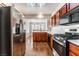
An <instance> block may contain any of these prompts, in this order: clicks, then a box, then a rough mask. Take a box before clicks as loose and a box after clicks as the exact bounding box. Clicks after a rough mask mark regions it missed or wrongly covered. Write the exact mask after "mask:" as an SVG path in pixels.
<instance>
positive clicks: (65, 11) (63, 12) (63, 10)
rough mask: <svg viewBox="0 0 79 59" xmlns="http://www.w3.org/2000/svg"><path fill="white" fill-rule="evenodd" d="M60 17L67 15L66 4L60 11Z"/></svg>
mask: <svg viewBox="0 0 79 59" xmlns="http://www.w3.org/2000/svg"><path fill="white" fill-rule="evenodd" d="M59 12H60V17H61V16H63V15H64V14H65V13H67V4H65V5H64V6H63V7H62V8H61V9H60V10H59Z"/></svg>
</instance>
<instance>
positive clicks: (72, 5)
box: [70, 3, 79, 10]
mask: <svg viewBox="0 0 79 59" xmlns="http://www.w3.org/2000/svg"><path fill="white" fill-rule="evenodd" d="M77 6H79V3H70V10H72V9H74V8H75V7H77Z"/></svg>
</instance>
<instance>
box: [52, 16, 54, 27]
mask: <svg viewBox="0 0 79 59" xmlns="http://www.w3.org/2000/svg"><path fill="white" fill-rule="evenodd" d="M51 26H53V27H54V17H51Z"/></svg>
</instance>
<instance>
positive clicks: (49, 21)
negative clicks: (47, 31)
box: [47, 19, 51, 27]
mask: <svg viewBox="0 0 79 59" xmlns="http://www.w3.org/2000/svg"><path fill="white" fill-rule="evenodd" d="M47 25H48V27H51V19H49V20H48V24H47Z"/></svg>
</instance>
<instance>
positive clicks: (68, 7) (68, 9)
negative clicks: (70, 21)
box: [67, 3, 70, 12]
mask: <svg viewBox="0 0 79 59" xmlns="http://www.w3.org/2000/svg"><path fill="white" fill-rule="evenodd" d="M69 11H70V3H67V12H69Z"/></svg>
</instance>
